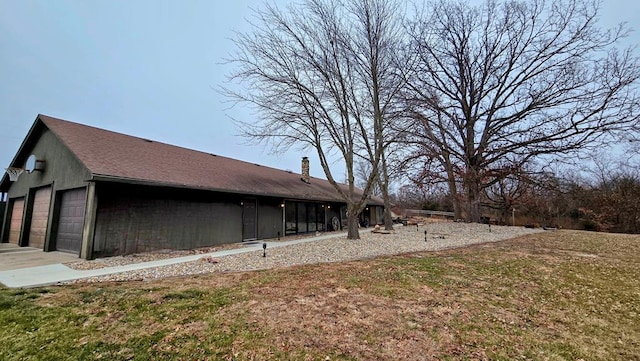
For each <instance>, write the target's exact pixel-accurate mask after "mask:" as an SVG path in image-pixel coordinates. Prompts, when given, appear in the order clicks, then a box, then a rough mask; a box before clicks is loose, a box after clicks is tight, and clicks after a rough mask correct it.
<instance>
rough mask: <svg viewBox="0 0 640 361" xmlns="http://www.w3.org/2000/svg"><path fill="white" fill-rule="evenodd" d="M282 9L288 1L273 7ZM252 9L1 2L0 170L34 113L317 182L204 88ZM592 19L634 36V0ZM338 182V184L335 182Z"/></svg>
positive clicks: (137, 1) (638, 38) (130, 1)
mask: <svg viewBox="0 0 640 361" xmlns="http://www.w3.org/2000/svg"><path fill="white" fill-rule="evenodd" d="M275 2H276V3H277V4H280V5H283V6H284V5H286V4H288V3H289V1H288V0H277V1H275ZM263 3H264V2H263V1H261V0H253V1H251V0H233V1H216V0H185V1H178V0H173V1H162V0H126V1H125V0H100V1H96V0H92V1H86V0H76V1H62V0H39V1H36V0H0V126H1V131H0V165H2V167H3V168H5V167H7V166H9V163H10V162H11V160H12V159H13V157H14V156H15V154H16V152H17V151H18V147H19V146H20V144H21V142H22V140H23V139H24V137H25V136H26V134H27V132H28V130H29V128H30V127H31V125H32V124H33V121H34V120H35V118H36V115H37V114H38V113H42V114H46V115H50V116H53V117H58V118H62V119H67V120H71V121H75V122H78V123H83V124H87V125H92V126H96V127H100V128H105V129H108V130H112V131H116V132H120V133H125V134H130V135H135V136H139V137H143V138H149V139H153V140H156V141H161V142H165V143H170V144H175V145H179V146H183V147H187V148H192V149H197V150H202V151H206V152H210V153H216V154H219V155H223V156H227V157H231V158H236V159H240V160H245V161H249V162H252V163H260V164H263V165H267V166H271V167H276V168H280V169H288V170H293V171H299V170H300V157H301V156H303V155H309V156H310V157H311V174H312V175H314V176H317V177H322V178H324V174H323V172H322V170H321V168H320V165H319V163H318V162H317V158H316V157H315V156H314V155H313V154H311V152H309V154H303V153H302V152H300V151H296V150H292V151H290V152H289V153H287V154H284V155H281V156H276V155H271V154H269V152H268V149H265V148H264V147H263V146H248V145H246V144H244V143H245V140H244V139H242V138H240V137H238V136H237V134H238V130H237V129H235V128H234V125H233V124H232V123H231V121H230V119H229V117H230V116H231V117H235V118H242V119H246V118H248V117H250V114H249V113H247V112H246V111H245V110H244V109H236V108H233V109H227V108H228V104H225V103H224V98H222V97H221V95H219V94H218V93H217V92H216V91H215V90H214V88H215V87H217V86H219V85H221V84H222V83H223V82H224V79H225V75H226V74H228V72H229V68H228V65H223V64H222V60H223V58H224V57H225V56H226V55H227V54H229V53H230V52H232V51H233V49H234V47H233V43H232V41H231V40H230V38H231V37H233V31H234V30H237V31H244V30H246V29H247V22H246V19H247V18H248V17H250V14H251V9H250V8H255V7H260V6H262V5H263ZM602 10H603V11H602V21H603V24H604V25H605V26H612V25H614V24H616V23H618V22H621V21H627V22H628V23H629V25H630V26H631V27H632V28H634V29H637V30H638V31H636V32H634V33H633V35H632V37H631V38H630V39H629V40H628V44H640V1H638V0H604V1H603V9H602ZM335 176H337V177H338V179H340V178H343V175H342V174H336V175H335Z"/></svg>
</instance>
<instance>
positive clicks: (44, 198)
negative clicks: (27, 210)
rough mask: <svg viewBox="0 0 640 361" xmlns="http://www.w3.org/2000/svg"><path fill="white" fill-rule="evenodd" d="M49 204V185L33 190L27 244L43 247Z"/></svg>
mask: <svg viewBox="0 0 640 361" xmlns="http://www.w3.org/2000/svg"><path fill="white" fill-rule="evenodd" d="M50 204H51V187H45V188H40V189H38V190H37V191H36V192H35V196H34V200H33V211H32V213H31V230H30V231H29V246H30V247H35V248H44V240H45V236H46V234H47V224H48V222H49V205H50Z"/></svg>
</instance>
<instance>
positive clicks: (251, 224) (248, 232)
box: [242, 199, 258, 241]
mask: <svg viewBox="0 0 640 361" xmlns="http://www.w3.org/2000/svg"><path fill="white" fill-rule="evenodd" d="M242 205H243V209H242V240H243V241H248V240H254V239H257V238H258V236H257V235H256V233H257V232H256V229H257V222H256V221H257V218H258V215H257V211H258V207H257V201H256V200H255V199H245V200H244V201H243V202H242Z"/></svg>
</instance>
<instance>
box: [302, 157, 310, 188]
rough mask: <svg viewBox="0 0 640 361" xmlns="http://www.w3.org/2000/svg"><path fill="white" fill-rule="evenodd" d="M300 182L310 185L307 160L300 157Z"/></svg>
mask: <svg viewBox="0 0 640 361" xmlns="http://www.w3.org/2000/svg"><path fill="white" fill-rule="evenodd" d="M301 179H302V181H303V182H305V183H311V177H310V176H309V158H308V157H302V178H301Z"/></svg>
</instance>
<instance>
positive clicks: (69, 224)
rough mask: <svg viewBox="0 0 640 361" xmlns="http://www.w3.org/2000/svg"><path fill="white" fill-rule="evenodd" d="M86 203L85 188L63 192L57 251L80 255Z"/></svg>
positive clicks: (57, 234) (57, 233)
mask: <svg viewBox="0 0 640 361" xmlns="http://www.w3.org/2000/svg"><path fill="white" fill-rule="evenodd" d="M85 203H86V189H85V188H80V189H72V190H68V191H64V192H62V196H61V197H60V215H59V218H58V227H57V232H56V250H58V251H65V252H73V253H80V248H81V246H82V228H83V226H84V211H85Z"/></svg>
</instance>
